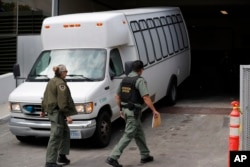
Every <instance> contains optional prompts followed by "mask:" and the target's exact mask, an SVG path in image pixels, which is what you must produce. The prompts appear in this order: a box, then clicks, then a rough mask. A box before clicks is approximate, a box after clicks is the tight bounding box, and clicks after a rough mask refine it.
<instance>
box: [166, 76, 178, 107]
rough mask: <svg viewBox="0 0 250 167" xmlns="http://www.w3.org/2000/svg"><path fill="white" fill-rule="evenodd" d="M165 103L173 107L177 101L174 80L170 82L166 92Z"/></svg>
mask: <svg viewBox="0 0 250 167" xmlns="http://www.w3.org/2000/svg"><path fill="white" fill-rule="evenodd" d="M166 98H167V103H168V104H169V105H175V104H176V101H177V83H176V81H175V80H171V82H170V84H169V87H168V91H167V96H166Z"/></svg>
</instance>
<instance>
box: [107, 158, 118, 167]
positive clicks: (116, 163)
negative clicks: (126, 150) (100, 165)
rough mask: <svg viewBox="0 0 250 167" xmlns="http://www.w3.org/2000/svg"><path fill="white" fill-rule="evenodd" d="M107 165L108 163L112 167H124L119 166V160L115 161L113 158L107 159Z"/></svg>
mask: <svg viewBox="0 0 250 167" xmlns="http://www.w3.org/2000/svg"><path fill="white" fill-rule="evenodd" d="M106 163H108V164H109V165H111V166H113V167H122V165H121V164H119V162H118V161H117V160H115V159H113V158H110V157H108V158H107V159H106Z"/></svg>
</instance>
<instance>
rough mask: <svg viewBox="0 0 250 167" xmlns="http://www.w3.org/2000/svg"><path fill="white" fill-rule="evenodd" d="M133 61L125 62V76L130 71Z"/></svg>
mask: <svg viewBox="0 0 250 167" xmlns="http://www.w3.org/2000/svg"><path fill="white" fill-rule="evenodd" d="M133 62H134V61H126V62H125V64H124V65H125V74H126V75H128V74H129V73H130V72H131V71H132V64H133Z"/></svg>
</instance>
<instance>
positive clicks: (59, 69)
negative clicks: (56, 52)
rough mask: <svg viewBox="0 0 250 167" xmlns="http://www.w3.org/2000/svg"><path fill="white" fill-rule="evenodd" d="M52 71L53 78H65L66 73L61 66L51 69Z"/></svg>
mask: <svg viewBox="0 0 250 167" xmlns="http://www.w3.org/2000/svg"><path fill="white" fill-rule="evenodd" d="M53 71H54V72H55V76H56V77H59V78H65V77H66V75H67V72H68V70H67V68H66V66H65V65H63V64H60V65H58V66H55V67H53Z"/></svg>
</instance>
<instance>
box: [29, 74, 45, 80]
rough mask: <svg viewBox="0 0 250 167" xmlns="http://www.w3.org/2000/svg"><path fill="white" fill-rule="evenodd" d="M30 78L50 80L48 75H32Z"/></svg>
mask: <svg viewBox="0 0 250 167" xmlns="http://www.w3.org/2000/svg"><path fill="white" fill-rule="evenodd" d="M30 77H45V78H46V79H49V77H48V76H47V75H30Z"/></svg>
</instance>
